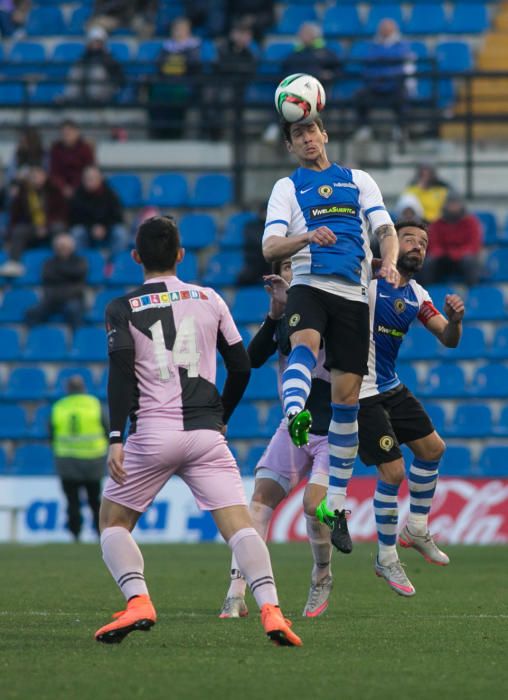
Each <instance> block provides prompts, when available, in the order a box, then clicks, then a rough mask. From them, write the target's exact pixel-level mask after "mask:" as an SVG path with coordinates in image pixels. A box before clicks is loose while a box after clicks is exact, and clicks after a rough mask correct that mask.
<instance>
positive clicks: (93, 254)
mask: <svg viewBox="0 0 508 700" xmlns="http://www.w3.org/2000/svg"><path fill="white" fill-rule="evenodd" d="M79 254H80V255H81V257H83V258H86V261H87V263H88V272H87V274H86V281H87V283H88V284H91V285H93V286H95V285H99V284H104V258H103V257H102V253H101V252H100V251H99V250H95V249H94V248H85V249H84V250H81V251H80V253H79Z"/></svg>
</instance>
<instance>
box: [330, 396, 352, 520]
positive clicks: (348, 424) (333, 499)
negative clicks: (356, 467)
mask: <svg viewBox="0 0 508 700" xmlns="http://www.w3.org/2000/svg"><path fill="white" fill-rule="evenodd" d="M359 407H360V405H359V404H354V405H353V406H348V405H346V404H339V403H332V420H331V422H330V427H329V429H328V450H329V452H330V482H329V485H328V493H327V498H326V503H327V506H328V508H329V509H330V510H338V511H341V510H342V509H343V508H344V502H345V500H346V491H347V487H348V484H349V480H350V479H351V475H352V473H353V464H354V461H355V457H356V454H357V452H358V421H357V418H358V409H359Z"/></svg>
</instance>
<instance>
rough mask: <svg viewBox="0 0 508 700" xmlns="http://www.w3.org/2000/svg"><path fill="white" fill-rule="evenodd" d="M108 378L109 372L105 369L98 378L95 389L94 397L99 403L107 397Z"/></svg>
mask: <svg viewBox="0 0 508 700" xmlns="http://www.w3.org/2000/svg"><path fill="white" fill-rule="evenodd" d="M108 376H109V370H108V368H107V367H106V368H105V369H104V371H103V372H102V374H101V376H100V379H99V381H98V383H97V388H96V391H95V395H96V396H97V398H98V399H100V400H101V401H104V400H105V399H106V397H107V395H108Z"/></svg>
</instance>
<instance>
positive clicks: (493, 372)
mask: <svg viewBox="0 0 508 700" xmlns="http://www.w3.org/2000/svg"><path fill="white" fill-rule="evenodd" d="M470 394H471V395H472V396H478V397H490V398H501V399H502V398H506V397H507V396H508V367H506V365H502V364H499V363H494V362H493V363H492V364H488V365H483V367H478V369H477V370H476V371H475V373H474V376H473V381H472V383H471V387H470Z"/></svg>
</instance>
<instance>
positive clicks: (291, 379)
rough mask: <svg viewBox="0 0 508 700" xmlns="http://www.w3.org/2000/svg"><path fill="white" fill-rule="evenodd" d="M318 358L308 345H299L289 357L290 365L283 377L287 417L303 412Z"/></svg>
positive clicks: (283, 394)
mask: <svg viewBox="0 0 508 700" xmlns="http://www.w3.org/2000/svg"><path fill="white" fill-rule="evenodd" d="M315 366H316V358H315V357H314V354H313V352H312V351H311V350H310V349H309V348H308V347H307V346H306V345H297V346H296V347H295V348H293V350H292V351H291V353H290V355H289V357H288V365H287V367H286V370H285V372H284V374H283V375H282V403H283V406H284V413H285V415H286V416H288V417H289V416H290V415H294V414H295V413H299V412H300V411H303V409H304V408H305V404H306V403H307V399H308V398H309V394H310V388H311V385H312V378H311V372H312V370H313V369H314V367H315Z"/></svg>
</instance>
